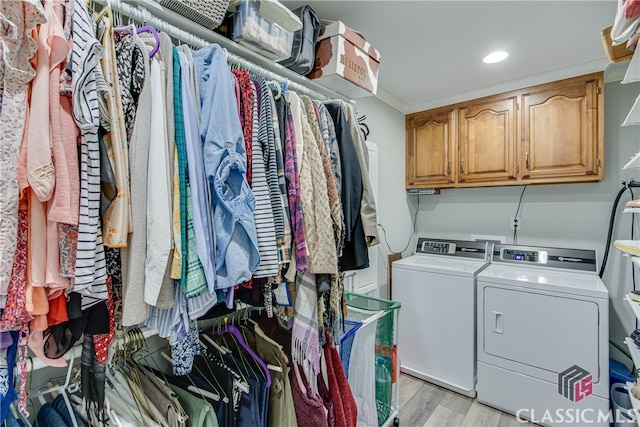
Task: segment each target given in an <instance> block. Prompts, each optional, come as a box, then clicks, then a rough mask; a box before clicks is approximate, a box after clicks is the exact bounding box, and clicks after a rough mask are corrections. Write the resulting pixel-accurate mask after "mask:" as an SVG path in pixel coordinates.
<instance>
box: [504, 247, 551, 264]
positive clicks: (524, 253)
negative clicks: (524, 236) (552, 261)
mask: <svg viewBox="0 0 640 427" xmlns="http://www.w3.org/2000/svg"><path fill="white" fill-rule="evenodd" d="M548 255H549V253H548V252H547V251H542V250H535V251H531V250H524V249H515V248H503V249H502V250H501V251H500V259H502V260H511V261H523V262H535V263H538V264H546V263H547V261H548V260H549V257H548Z"/></svg>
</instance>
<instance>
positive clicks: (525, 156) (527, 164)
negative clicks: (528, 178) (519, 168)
mask: <svg viewBox="0 0 640 427" xmlns="http://www.w3.org/2000/svg"><path fill="white" fill-rule="evenodd" d="M524 167H525V168H527V170H529V153H525V154H524Z"/></svg>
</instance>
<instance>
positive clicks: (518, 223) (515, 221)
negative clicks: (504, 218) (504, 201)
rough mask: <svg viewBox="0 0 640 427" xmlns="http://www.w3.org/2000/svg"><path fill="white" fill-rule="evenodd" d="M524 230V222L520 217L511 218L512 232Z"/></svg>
mask: <svg viewBox="0 0 640 427" xmlns="http://www.w3.org/2000/svg"><path fill="white" fill-rule="evenodd" d="M521 228H522V220H521V219H520V217H519V216H512V217H511V229H512V230H520V229H521Z"/></svg>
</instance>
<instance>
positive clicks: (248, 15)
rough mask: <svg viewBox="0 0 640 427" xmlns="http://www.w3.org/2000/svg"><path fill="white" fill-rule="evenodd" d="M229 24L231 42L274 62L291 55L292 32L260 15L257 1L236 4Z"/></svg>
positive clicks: (246, 0) (250, 0) (249, 0)
mask: <svg viewBox="0 0 640 427" xmlns="http://www.w3.org/2000/svg"><path fill="white" fill-rule="evenodd" d="M296 18H297V17H296ZM231 22H232V26H233V30H232V33H231V39H232V40H233V41H235V42H237V43H239V44H241V45H243V46H245V47H247V48H249V49H251V50H254V51H256V52H258V53H260V54H261V55H263V56H265V57H267V58H269V59H273V60H274V61H279V60H281V59H285V58H288V57H289V55H290V54H291V47H292V45H293V33H294V32H293V31H289V30H287V29H285V28H284V27H283V26H282V25H280V24H279V23H277V22H274V21H270V20H269V19H267V18H266V17H264V16H263V15H262V14H261V13H260V2H259V1H255V0H245V1H242V2H240V3H238V4H237V5H236V11H235V12H234V13H233V15H232V18H231ZM298 22H299V20H298Z"/></svg>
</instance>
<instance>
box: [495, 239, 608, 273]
mask: <svg viewBox="0 0 640 427" xmlns="http://www.w3.org/2000/svg"><path fill="white" fill-rule="evenodd" d="M492 262H494V263H501V264H513V265H516V264H517V265H531V266H538V267H554V268H561V269H566V270H580V271H588V272H597V271H598V270H597V265H596V264H597V263H596V251H594V250H585V249H565V248H551V247H541V246H518V245H502V244H496V245H494V246H493V259H492Z"/></svg>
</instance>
